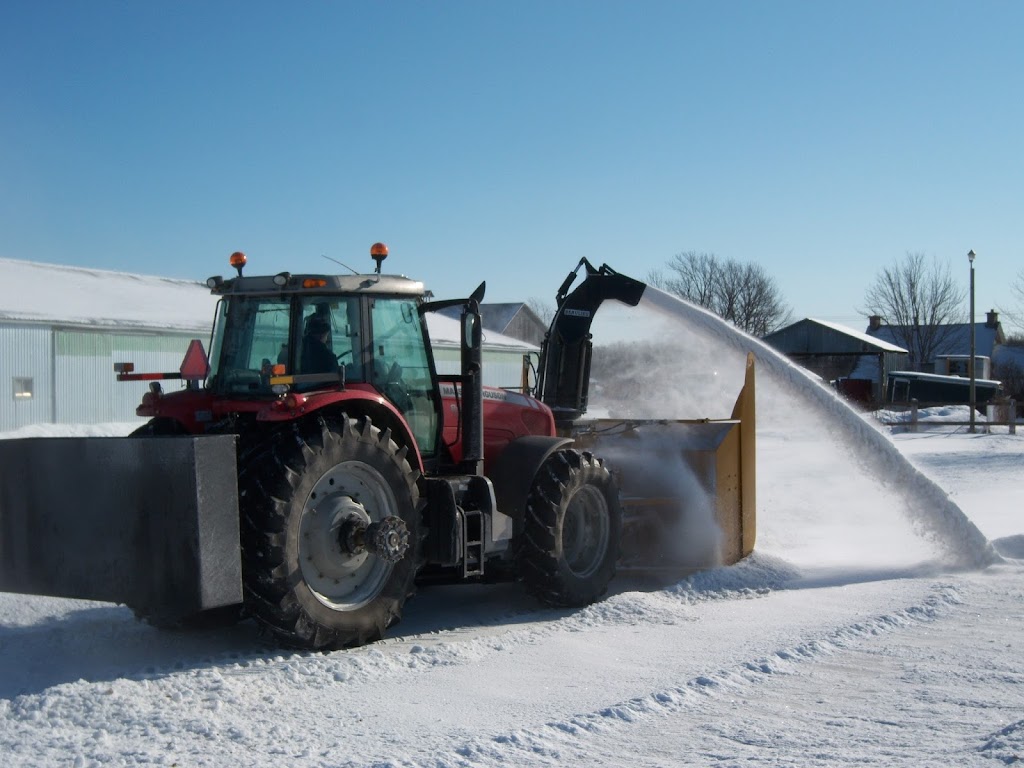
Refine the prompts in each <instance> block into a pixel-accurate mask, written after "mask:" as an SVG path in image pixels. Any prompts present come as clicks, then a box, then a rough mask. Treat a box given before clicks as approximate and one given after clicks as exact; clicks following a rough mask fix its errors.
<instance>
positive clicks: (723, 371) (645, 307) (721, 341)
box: [591, 287, 1000, 568]
mask: <svg viewBox="0 0 1024 768" xmlns="http://www.w3.org/2000/svg"><path fill="white" fill-rule="evenodd" d="M637 309H638V310H640V311H641V312H645V313H646V316H645V317H644V318H643V320H642V321H641V322H642V324H641V323H640V322H638V321H636V320H635V319H626V318H625V317H623V316H622V315H621V314H617V313H614V312H612V313H606V315H605V318H602V317H601V316H598V317H597V318H596V320H595V326H600V325H601V324H602V320H606V321H607V320H610V321H611V327H610V328H608V329H607V331H602V330H600V329H599V328H598V329H597V330H594V338H595V340H600V339H602V338H609V337H611V338H614V337H615V336H616V334H618V337H619V339H620V344H621V343H623V342H622V341H621V339H622V338H623V337H622V333H623V332H624V331H625V332H628V331H629V325H630V324H633V328H634V333H635V332H636V331H637V330H639V331H640V333H642V335H643V336H644V337H646V338H648V339H652V341H655V342H656V345H657V346H658V348H659V349H660V350H662V352H663V353H664V354H662V356H661V358H660V360H659V361H658V364H657V365H656V366H652V367H651V368H650V370H648V371H645V370H642V369H637V368H634V369H633V370H632V371H631V372H630V373H631V376H632V381H633V384H634V387H635V389H634V390H633V392H634V394H633V397H631V398H630V399H629V402H630V404H631V409H632V411H633V412H631V413H629V414H619V413H616V412H615V411H616V408H617V405H619V406H621V402H620V403H618V404H617V403H616V402H615V398H602V397H601V395H602V394H603V393H602V391H601V387H600V386H597V387H596V388H595V390H594V391H593V392H592V405H593V406H594V407H593V408H592V409H591V412H592V413H593V411H594V409H595V408H596V409H598V410H600V409H602V408H604V409H606V410H607V411H608V415H609V416H624V417H643V418H671V419H678V418H687V417H689V418H692V417H693V414H688V415H685V416H684V415H679V414H677V413H672V412H666V411H668V410H669V409H671V408H674V407H675V406H677V405H678V402H679V400H680V396H679V390H680V389H681V388H682V389H685V390H686V393H685V394H686V397H685V399H686V400H687V401H690V404H689V405H688V407H690V408H692V407H693V405H692V403H694V402H698V403H699V402H703V408H704V413H703V414H702V416H710V417H718V416H722V415H728V412H729V411H728V407H727V406H726V405H725V404H726V403H728V399H727V397H723V394H722V390H723V388H724V387H726V385H727V383H728V382H731V381H742V373H741V372H742V365H743V360H744V358H745V356H746V354H747V353H748V352H753V353H754V356H755V358H756V364H757V367H758V376H759V380H758V387H759V394H758V398H759V415H758V421H759V423H758V425H757V429H758V431H759V433H762V432H763V429H764V425H765V421H766V419H765V418H764V415H765V408H764V407H762V405H761V404H762V403H764V402H765V399H764V398H762V397H761V391H760V390H761V387H762V385H763V384H770V385H772V386H774V387H775V388H776V389H777V390H778V391H779V398H778V399H779V402H780V404H781V405H782V406H783V408H784V409H785V408H788V409H789V410H790V416H792V414H793V413H799V414H801V416H800V417H799V418H795V419H793V418H791V419H790V420H788V421H786V422H784V423H782V424H772V425H771V426H770V429H773V430H777V431H778V433H779V434H780V435H781V436H782V437H783V439H789V438H790V437H793V436H795V437H801V438H807V437H808V436H807V435H790V434H787V433H788V432H799V431H800V430H802V429H807V428H808V427H807V425H808V423H812V422H813V423H814V424H815V427H814V431H818V434H816V435H814V437H815V438H817V439H818V440H821V439H822V438H831V439H832V441H834V442H836V443H838V447H839V448H840V449H841V450H842V452H843V457H842V458H841V461H846V462H847V463H846V464H842V463H839V464H835V463H833V464H832V465H829V466H827V467H824V468H822V472H824V473H825V474H827V475H828V477H824V478H823V477H818V478H814V479H816V480H817V481H818V482H819V484H822V483H823V484H824V488H823V490H822V492H821V493H819V494H818V496H817V497H816V498H815V499H814V500H813V506H814V507H815V510H816V513H817V515H818V517H819V519H820V521H821V522H824V518H826V517H827V515H828V514H829V513H830V511H831V512H832V514H833V515H834V514H835V511H834V510H831V507H834V506H838V505H839V504H840V502H842V503H843V504H846V505H851V504H852V505H853V507H852V508H851V509H850V510H849V511H848V512H847V513H846V514H845V515H844V516H845V517H848V518H855V517H856V516H858V515H859V513H860V512H861V511H862V510H861V508H859V507H858V506H857V503H858V499H856V498H853V499H851V498H839V497H838V495H835V494H842V495H844V496H850V495H856V494H851V493H850V492H849V491H850V487H849V486H844V482H847V481H844V478H846V477H847V476H848V475H849V474H850V473H851V472H852V471H853V468H854V467H855V466H859V468H860V469H861V470H863V471H866V472H867V473H868V477H869V478H870V480H871V483H870V485H872V486H873V487H872V488H870V489H869V492H868V495H869V496H870V495H871V494H880V495H881V496H882V497H883V498H885V499H889V500H890V502H889V504H888V506H892V502H893V501H896V502H897V503H896V506H897V507H898V509H899V511H900V512H901V513H902V514H903V515H904V516H905V518H906V520H907V521H908V522H909V524H910V526H911V528H912V530H913V531H914V533H915V534H916V535H918V536H919V537H921V538H922V539H924V540H925V541H926V542H928V543H930V545H931V546H932V547H933V548H935V549H937V550H938V551H939V553H940V555H941V556H942V558H943V562H944V563H945V564H947V565H949V566H953V567H960V568H981V567H985V566H987V565H990V564H992V563H995V562H999V560H1000V558H999V555H998V554H997V553H996V551H995V549H994V548H993V547H992V545H991V544H990V543H989V542H988V540H987V539H986V538H985V537H984V535H983V534H982V533H981V531H980V530H978V528H977V527H976V526H975V525H974V523H972V522H971V521H970V520H969V519H968V518H967V516H966V515H965V514H964V513H963V511H962V510H961V509H960V508H959V507H958V506H957V505H956V504H955V503H954V502H953V501H952V500H951V499H950V498H949V497H948V495H947V494H946V492H945V491H943V490H942V489H941V488H940V487H939V486H937V485H936V484H935V483H934V482H932V481H931V480H930V479H928V478H927V477H926V476H924V475H923V474H922V473H921V472H919V471H918V470H917V469H915V468H914V467H913V466H912V465H911V464H910V463H909V462H908V461H907V460H906V458H904V457H903V456H902V454H900V452H899V451H898V449H897V448H896V447H895V445H893V443H892V442H891V441H890V440H889V439H888V438H887V437H886V436H885V435H884V434H883V433H882V432H881V431H880V430H879V429H878V428H876V427H874V426H873V425H871V424H870V423H869V422H868V421H867V420H866V419H865V418H863V417H862V416H861V415H859V414H858V413H857V412H856V411H855V410H853V409H852V408H851V407H850V406H849V405H848V404H847V403H846V402H845V401H843V400H842V399H840V398H839V397H838V396H837V395H836V394H835V393H834V392H833V391H831V390H830V389H829V388H827V387H826V386H824V385H823V384H822V383H821V382H820V381H819V380H818V379H817V378H816V377H815V376H814V375H813V374H811V373H810V372H809V371H807V370H805V369H803V368H801V367H799V366H797V365H795V364H794V363H792V362H790V361H789V360H788V359H787V358H785V357H784V356H783V355H781V354H779V353H778V352H777V351H775V350H774V349H772V348H771V347H769V346H768V345H766V344H764V343H763V342H761V341H760V340H758V339H756V338H754V337H753V336H750V335H749V334H746V333H744V332H742V331H740V330H739V329H737V328H736V327H734V326H732V325H731V324H729V323H727V322H725V321H724V320H722V319H721V318H720V317H718V316H717V315H715V314H713V313H711V312H709V311H707V310H705V309H703V308H701V307H697V306H695V305H693V304H690V303H689V302H686V301H684V300H682V299H680V298H677V297H675V296H672V295H670V294H667V293H665V292H663V291H660V290H658V289H656V288H653V287H648V288H647V289H646V290H645V291H644V295H643V299H642V300H641V302H640V304H639V305H638V308H637ZM651 312H653V313H655V318H656V319H655V320H654V322H653V323H652V321H651ZM659 323H661V324H662V326H663V327H658V324H659ZM609 334H610V336H609ZM684 336H685V337H686V338H685V342H684V343H680V342H681V341H682V337H684ZM599 350H600V348H595V352H594V358H595V361H597V360H598V357H599ZM702 361H713V369H712V367H711V366H709V365H707V363H706V362H702ZM595 365H596V364H595ZM733 370H735V371H736V374H735V375H733V374H732V371H733ZM648 374H651V375H648ZM595 383H596V384H600V381H599V380H598V381H595ZM595 395H596V397H595ZM732 396H733V397H735V392H733V393H732ZM641 404H642V405H641ZM712 409H714V410H712ZM723 411H724V413H723ZM811 417H813V418H811ZM819 430H820V431H819ZM811 454H813V451H811ZM763 459H765V461H763ZM847 460H848V461H847ZM772 461H775V462H776V464H777V465H779V466H783V461H784V460H783V459H780V458H779V457H777V456H776V457H766V456H764V455H763V453H762V442H761V441H759V444H758V465H759V474H761V473H763V471H764V467H765V465H771V463H772ZM798 470H799V468H793V472H794V481H793V483H792V484H791V487H789V488H786V489H785V490H786V492H787V493H796V494H799V493H801V490H800V489H799V487H798V486H799V485H800V484H801V480H803V479H804V478H801V477H800V475H799V472H798ZM664 471H665V473H678V475H679V476H680V477H682V476H683V473H682V472H680V470H679V468H678V466H673V465H672V464H668V465H666V466H665V467H664ZM761 476H762V485H763V484H764V483H763V477H764V475H763V474H761ZM811 479H812V478H806V480H811ZM879 486H881V487H880V488H879ZM765 498H769V503H770V504H771V506H766V505H765V504H764V503H761V504H759V506H760V507H761V508H760V509H759V510H758V514H759V533H758V540H759V542H762V541H763V538H762V537H761V530H763V529H764V528H768V527H770V526H768V525H762V523H765V524H767V523H768V521H769V520H770V519H771V517H772V516H773V514H776V513H781V514H785V512H786V510H784V509H781V508H780V509H775V508H774V507H775V506H776V505H780V506H781V505H785V504H786V499H785V498H782V499H771V498H770V497H766V495H765V494H762V493H760V492H759V501H761V500H762V499H765ZM869 503H870V502H869V501H866V500H865V501H864V504H865V505H867V504H869ZM873 506H874V507H875V509H873V510H868V509H867V508H866V507H865V508H864V509H863V511H864V512H868V511H873V512H874V513H875V514H876V516H877V515H878V514H882V513H884V510H881V511H879V510H878V509H877V507H879V506H880V505H878V504H874V505H873ZM882 506H884V505H882ZM879 519H882V518H879ZM814 522H815V521H812V520H806V521H803V522H802V523H801V525H794V526H793V527H791V528H790V530H788V531H785V538H786V539H787V542H786V543H787V546H790V545H792V544H793V540H799V539H804V538H806V539H807V540H808V541H809V542H811V543H812V544H814V545H815V546H816V545H817V544H816V543H815V542H814V534H813V531H810V530H809V528H808V527H809V526H813V524H814ZM844 523H845V524H846V525H848V526H851V527H855V526H856V525H857V524H858V521H857V520H856V519H848V520H844ZM870 526H871V523H870V522H864V523H862V524H861V527H862V528H865V527H868V528H870ZM881 527H884V525H883V526H881ZM863 533H864V535H865V536H867V535H869V534H870V533H871V531H870V530H867V531H863ZM878 535H884V533H879V534H878ZM825 538H829V537H825ZM831 538H835V537H831Z"/></svg>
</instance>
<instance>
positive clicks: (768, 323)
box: [648, 251, 791, 336]
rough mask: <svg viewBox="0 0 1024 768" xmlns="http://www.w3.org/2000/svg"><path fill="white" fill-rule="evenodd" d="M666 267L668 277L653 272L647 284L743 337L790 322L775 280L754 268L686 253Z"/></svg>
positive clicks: (787, 310) (756, 266)
mask: <svg viewBox="0 0 1024 768" xmlns="http://www.w3.org/2000/svg"><path fill="white" fill-rule="evenodd" d="M667 266H668V269H669V272H670V274H669V276H667V277H666V276H664V275H663V274H662V273H661V272H653V273H651V275H649V276H648V282H649V283H650V284H651V285H654V286H655V287H657V288H662V289H663V290H666V291H669V292H671V293H674V294H676V295H677V296H681V297H683V298H684V299H686V300H687V301H691V302H693V303H694V304H699V305H700V306H702V307H705V308H706V309H710V310H711V311H712V312H714V313H715V314H717V315H719V316H720V317H722V318H724V319H725V320H728V321H729V322H731V323H733V324H734V325H736V326H737V327H739V328H741V329H743V330H744V331H746V332H747V333H750V334H752V335H754V336H764V335H765V334H767V333H771V332H772V331H774V330H776V329H778V328H781V327H782V326H783V325H785V324H786V323H788V322H789V320H790V317H791V312H790V309H789V307H787V306H786V304H785V302H784V301H783V299H782V294H781V292H780V291H779V288H778V286H777V285H776V283H775V280H774V279H773V278H771V277H770V276H769V275H768V274H767V273H766V272H765V271H764V269H763V268H762V267H761V266H759V265H757V264H749V263H748V264H743V263H741V262H738V261H736V260H734V259H721V258H719V257H718V256H716V255H715V254H713V253H697V252H695V251H688V252H686V253H678V254H676V255H675V256H673V257H672V258H671V259H670V260H669V262H668V265H667Z"/></svg>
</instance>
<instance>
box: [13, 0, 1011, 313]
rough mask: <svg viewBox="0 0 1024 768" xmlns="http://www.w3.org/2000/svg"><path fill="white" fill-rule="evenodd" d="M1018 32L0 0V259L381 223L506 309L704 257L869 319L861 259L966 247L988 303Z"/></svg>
mask: <svg viewBox="0 0 1024 768" xmlns="http://www.w3.org/2000/svg"><path fill="white" fill-rule="evenodd" d="M1022 39H1024V3H1021V2H973V3H968V2H956V3H951V2H941V1H940V2H858V3H831V2H824V3H822V2H784V1H782V2H753V1H751V2H637V3H627V2H598V1H597V0H589V1H587V2H570V1H568V0H564V1H556V2H530V1H528V0H517V1H516V2H502V3H498V2H435V3H426V2H373V3H370V2H364V3H356V2H334V3H327V2H316V3H312V2H310V3H282V2H195V1H190V0H184V1H182V0H176V1H175V2H170V1H167V2H155V1H154V2H135V1H134V0H132V1H127V0H126V1H125V2H110V1H108V0H93V1H91V2H57V0H44V1H42V2H31V1H30V0H9V1H8V2H6V3H4V4H3V5H2V7H0V256H4V257H8V258H18V259H27V260H32V261H43V262H50V263H58V264H74V265H82V266H88V267H99V268H107V269H118V270H128V271H135V272H142V273H146V274H160V275H167V276H174V277H187V278H195V279H205V277H207V276H208V275H210V274H215V273H225V274H226V273H228V271H229V268H228V267H227V257H228V255H229V254H230V253H231V252H232V251H234V250H239V249H240V250H244V251H245V252H246V253H247V254H248V255H249V257H250V267H249V268H248V270H249V271H250V272H253V273H261V272H277V271H280V270H284V269H288V270H291V271H293V272H298V271H311V272H317V271H335V270H337V269H339V268H338V267H336V266H335V265H333V264H331V263H330V262H327V261H325V260H324V259H323V258H321V255H322V254H326V255H327V256H330V257H332V258H335V259H338V260H341V261H343V262H345V263H347V264H349V265H351V266H353V267H356V268H363V269H366V268H370V267H372V262H371V261H370V260H369V250H368V249H369V246H370V244H371V243H373V242H374V241H376V240H383V241H385V242H387V243H388V245H389V246H390V248H391V258H390V260H389V262H388V263H387V265H386V268H389V270H390V271H393V272H402V273H405V274H408V275H410V276H412V277H416V278H419V279H422V280H424V281H425V282H426V283H427V285H428V287H430V288H431V289H432V290H433V291H434V293H435V294H436V295H438V296H440V297H452V296H456V295H464V294H466V293H468V292H469V291H471V290H472V289H473V288H474V287H475V286H476V285H477V283H479V281H480V280H482V279H486V280H487V282H488V294H487V299H488V300H491V301H514V300H526V299H528V298H531V297H536V298H539V299H544V300H550V299H551V297H552V296H553V294H554V291H555V290H556V289H557V287H558V285H559V283H560V282H561V280H562V278H563V277H564V276H565V274H566V273H567V272H568V271H569V270H570V269H571V268H572V267H574V266H575V264H576V263H577V261H578V260H579V259H580V257H581V256H586V257H587V258H589V259H590V260H591V261H593V262H595V263H601V262H607V263H608V264H610V265H611V266H612V267H614V268H616V269H618V270H619V271H620V272H624V273H627V274H630V275H632V276H634V277H638V278H641V279H642V278H643V277H645V276H646V275H647V274H648V273H649V271H650V270H652V269H658V268H660V267H663V266H664V264H665V262H666V261H668V259H670V258H671V257H672V255H673V254H676V253H680V252H683V251H689V250H697V251H712V252H714V253H716V254H718V255H719V256H722V257H726V258H734V259H738V260H740V261H753V262H757V263H759V264H761V265H762V266H763V267H764V268H765V269H766V270H767V272H768V273H769V274H770V275H772V276H773V277H774V278H775V279H776V280H777V282H778V284H779V287H780V289H781V291H782V293H783V295H784V297H785V299H786V301H787V302H788V303H789V304H790V305H791V306H792V308H793V311H794V315H795V316H796V317H797V318H799V317H804V316H812V317H819V318H822V319H827V320H833V321H838V322H847V323H851V324H854V325H857V326H862V325H863V321H862V320H861V319H859V317H858V313H857V309H858V308H860V307H861V306H862V304H863V297H864V293H865V290H866V288H867V287H868V285H869V284H870V282H871V281H872V280H873V278H874V276H875V275H876V274H877V272H878V271H879V270H880V269H881V268H882V267H883V266H885V265H887V264H889V263H891V262H892V261H893V260H894V259H898V258H901V257H902V256H903V255H904V254H905V253H906V252H907V251H920V252H923V253H925V254H927V255H928V256H929V257H931V256H934V257H936V258H938V259H939V260H940V261H942V262H943V263H947V264H949V266H950V269H951V270H952V271H953V274H954V276H955V277H957V279H958V280H959V279H961V278H962V283H963V285H964V287H965V288H966V286H967V282H968V277H969V268H968V262H967V258H966V253H967V251H968V250H970V249H974V250H975V251H976V252H977V253H978V260H977V262H976V270H977V271H976V280H977V292H976V296H977V305H978V311H979V313H981V312H983V311H984V310H986V309H988V308H990V307H991V306H1001V307H1003V308H1005V309H1011V308H1015V307H1016V304H1017V300H1016V298H1015V297H1014V295H1013V293H1012V292H1011V291H1010V287H1009V286H1010V284H1011V283H1012V281H1013V278H1014V277H1015V276H1016V275H1017V274H1018V273H1019V272H1020V271H1021V270H1022V269H1024V259H1022V258H1021V256H1022V250H1024V215H1022V214H1024V45H1021V43H1020V41H1021V40H1022ZM965 313H966V306H965Z"/></svg>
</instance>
